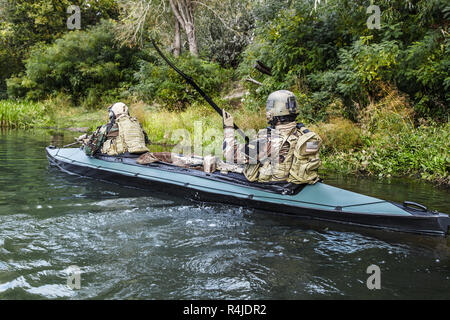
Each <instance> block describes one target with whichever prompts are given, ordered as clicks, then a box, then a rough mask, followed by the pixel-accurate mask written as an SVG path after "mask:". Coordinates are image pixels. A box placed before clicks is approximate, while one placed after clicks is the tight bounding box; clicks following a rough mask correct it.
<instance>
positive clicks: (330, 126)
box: [309, 118, 362, 154]
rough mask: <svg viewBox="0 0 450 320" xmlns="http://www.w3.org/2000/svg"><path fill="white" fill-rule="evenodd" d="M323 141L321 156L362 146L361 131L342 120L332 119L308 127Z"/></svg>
mask: <svg viewBox="0 0 450 320" xmlns="http://www.w3.org/2000/svg"><path fill="white" fill-rule="evenodd" d="M309 128H310V129H311V130H312V131H314V132H316V133H318V134H319V135H320V137H321V138H322V140H323V149H322V154H326V153H332V152H334V153H336V152H341V151H350V150H354V149H357V148H358V147H360V146H361V145H362V139H361V129H360V128H358V127H357V126H356V125H355V124H354V123H353V122H351V121H350V120H347V119H344V118H333V119H330V121H329V122H327V123H319V124H317V125H310V126H309Z"/></svg>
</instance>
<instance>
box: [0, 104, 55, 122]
mask: <svg viewBox="0 0 450 320" xmlns="http://www.w3.org/2000/svg"><path fill="white" fill-rule="evenodd" d="M49 121H50V118H49V116H48V114H47V112H46V108H45V105H44V104H43V103H34V102H27V101H21V102H15V101H10V100H3V101H0V127H10V128H29V127H32V126H43V125H45V124H46V123H48V122H49Z"/></svg>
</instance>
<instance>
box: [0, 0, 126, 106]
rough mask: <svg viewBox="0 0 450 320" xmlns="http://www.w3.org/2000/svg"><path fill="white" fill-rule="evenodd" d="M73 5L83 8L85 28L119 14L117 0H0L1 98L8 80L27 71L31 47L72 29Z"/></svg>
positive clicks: (56, 37) (45, 43)
mask: <svg viewBox="0 0 450 320" xmlns="http://www.w3.org/2000/svg"><path fill="white" fill-rule="evenodd" d="M70 5H77V6H79V7H80V12H81V28H82V29H86V28H87V27H88V26H91V25H95V24H97V23H98V22H99V21H100V20H101V19H108V18H117V16H118V3H117V2H116V1H114V0H96V1H91V0H89V1H83V0H32V1H30V0H0V98H2V97H3V98H4V97H5V94H6V82H5V80H6V79H7V78H9V77H10V76H11V75H13V74H17V73H19V72H20V71H22V70H23V68H24V63H23V60H24V59H26V58H28V56H29V52H30V48H31V47H33V46H43V45H44V46H45V45H48V44H50V43H52V42H53V41H55V40H56V39H58V38H60V37H61V36H62V35H64V34H65V33H66V32H68V31H69V30H68V28H67V23H66V22H67V18H68V17H69V14H68V13H67V8H68V7H69V6H70Z"/></svg>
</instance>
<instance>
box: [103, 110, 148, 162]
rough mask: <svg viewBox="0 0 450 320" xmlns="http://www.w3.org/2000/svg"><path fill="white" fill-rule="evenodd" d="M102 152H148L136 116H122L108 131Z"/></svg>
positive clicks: (113, 153) (112, 153)
mask: <svg viewBox="0 0 450 320" xmlns="http://www.w3.org/2000/svg"><path fill="white" fill-rule="evenodd" d="M101 151H102V153H106V154H108V155H110V156H115V155H119V154H122V153H125V152H129V153H144V152H148V151H149V150H148V148H147V147H146V145H145V136H144V131H143V130H142V127H141V125H140V124H139V121H138V120H137V119H136V118H131V117H129V116H122V117H120V118H119V119H117V120H116V123H115V124H114V126H113V127H112V128H111V130H110V131H109V133H108V139H107V140H106V141H105V142H104V143H103V146H102V150H101Z"/></svg>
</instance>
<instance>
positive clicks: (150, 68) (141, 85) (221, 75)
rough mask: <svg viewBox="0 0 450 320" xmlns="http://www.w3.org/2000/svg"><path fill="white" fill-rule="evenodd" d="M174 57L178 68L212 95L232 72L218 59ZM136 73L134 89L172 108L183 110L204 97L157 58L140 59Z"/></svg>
mask: <svg viewBox="0 0 450 320" xmlns="http://www.w3.org/2000/svg"><path fill="white" fill-rule="evenodd" d="M173 61H174V63H175V64H176V65H177V68H179V69H180V70H183V72H184V73H185V74H187V75H190V76H192V77H193V78H195V82H196V83H197V84H198V85H199V86H200V87H201V88H202V89H203V90H204V91H205V92H206V93H207V94H209V95H211V96H217V95H219V94H220V93H221V91H222V89H223V87H224V84H225V83H226V82H227V81H229V80H230V76H231V74H232V72H231V71H229V70H225V69H222V68H221V67H220V66H219V65H218V64H217V63H213V62H207V61H204V60H201V59H199V58H196V57H194V56H192V55H189V54H184V55H182V56H180V57H179V58H177V59H173ZM134 76H135V80H136V83H137V84H136V85H135V86H134V87H133V88H132V89H131V91H132V93H134V94H135V95H136V96H137V97H138V98H140V99H142V100H143V101H145V102H148V103H151V102H152V101H155V102H157V103H159V104H161V105H163V106H165V107H166V108H167V109H169V110H181V109H184V108H185V107H186V106H187V105H189V104H191V103H193V102H194V101H196V100H200V101H201V99H203V98H201V96H200V95H199V93H198V92H197V91H196V90H195V89H194V88H193V87H192V86H191V85H189V84H187V83H186V81H185V80H184V79H183V78H182V77H181V76H180V75H179V74H178V73H176V72H175V71H174V70H173V69H172V68H171V67H169V66H168V65H167V64H166V63H165V62H162V61H161V60H157V59H156V58H154V62H149V61H143V60H141V62H140V69H139V71H138V72H136V73H135V75H134Z"/></svg>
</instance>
